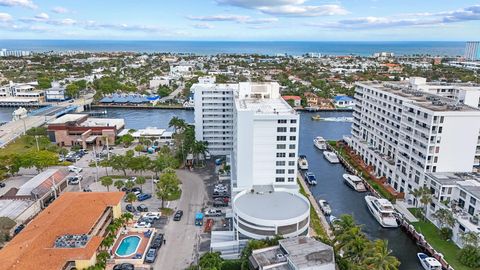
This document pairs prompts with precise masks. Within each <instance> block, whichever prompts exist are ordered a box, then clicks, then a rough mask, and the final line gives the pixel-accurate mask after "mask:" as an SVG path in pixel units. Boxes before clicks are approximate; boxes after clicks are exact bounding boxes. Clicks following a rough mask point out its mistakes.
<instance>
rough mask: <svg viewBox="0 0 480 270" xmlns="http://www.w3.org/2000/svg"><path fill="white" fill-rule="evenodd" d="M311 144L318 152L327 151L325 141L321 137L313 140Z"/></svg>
mask: <svg viewBox="0 0 480 270" xmlns="http://www.w3.org/2000/svg"><path fill="white" fill-rule="evenodd" d="M313 144H314V145H315V146H316V147H317V148H318V150H326V149H327V141H326V140H325V139H324V138H323V137H320V136H318V137H316V138H315V139H313Z"/></svg>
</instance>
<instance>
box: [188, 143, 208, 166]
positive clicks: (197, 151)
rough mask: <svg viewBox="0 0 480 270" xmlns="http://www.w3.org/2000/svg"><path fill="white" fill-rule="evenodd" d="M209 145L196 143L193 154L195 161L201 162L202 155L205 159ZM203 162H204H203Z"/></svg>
mask: <svg viewBox="0 0 480 270" xmlns="http://www.w3.org/2000/svg"><path fill="white" fill-rule="evenodd" d="M207 145H208V143H207V142H205V141H195V142H194V143H193V146H192V154H193V156H194V157H195V160H196V161H197V165H198V161H199V160H200V155H203V157H205V153H206V152H208V146H207ZM202 162H203V161H202Z"/></svg>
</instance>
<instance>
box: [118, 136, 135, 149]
mask: <svg viewBox="0 0 480 270" xmlns="http://www.w3.org/2000/svg"><path fill="white" fill-rule="evenodd" d="M134 140H135V138H133V136H132V134H130V133H127V134H125V135H123V136H122V137H120V141H121V142H122V143H123V146H124V147H129V146H130V145H132V143H133V141H134Z"/></svg>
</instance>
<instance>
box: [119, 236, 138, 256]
mask: <svg viewBox="0 0 480 270" xmlns="http://www.w3.org/2000/svg"><path fill="white" fill-rule="evenodd" d="M141 240H142V239H141V238H140V236H136V235H131V236H127V237H125V238H123V239H122V242H120V245H118V248H117V250H116V251H115V254H117V256H119V257H129V256H132V255H135V253H136V252H137V249H138V247H139V246H140V241H141Z"/></svg>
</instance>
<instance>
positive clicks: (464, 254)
mask: <svg viewBox="0 0 480 270" xmlns="http://www.w3.org/2000/svg"><path fill="white" fill-rule="evenodd" d="M458 260H459V261H460V263H462V264H463V265H465V266H468V267H471V268H477V267H480V250H479V249H478V248H476V247H474V246H470V245H469V246H466V247H464V248H463V249H462V250H460V252H459V253H458Z"/></svg>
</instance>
